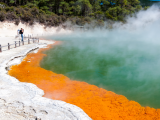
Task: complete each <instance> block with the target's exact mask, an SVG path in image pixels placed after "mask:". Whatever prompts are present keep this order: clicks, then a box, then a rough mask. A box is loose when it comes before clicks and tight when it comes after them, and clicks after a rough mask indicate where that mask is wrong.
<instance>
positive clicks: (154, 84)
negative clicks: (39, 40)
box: [41, 6, 160, 108]
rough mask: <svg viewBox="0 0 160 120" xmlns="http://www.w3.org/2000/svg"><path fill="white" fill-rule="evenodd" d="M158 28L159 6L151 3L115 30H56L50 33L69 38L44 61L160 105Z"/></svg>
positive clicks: (54, 68) (132, 97)
mask: <svg viewBox="0 0 160 120" xmlns="http://www.w3.org/2000/svg"><path fill="white" fill-rule="evenodd" d="M106 25H107V23H106ZM159 31H160V11H159V8H158V7H156V6H152V7H151V8H150V9H148V10H147V11H140V12H139V13H137V14H136V16H135V17H129V18H127V23H126V24H122V23H115V24H114V25H113V29H110V30H108V29H95V30H90V31H80V30H79V31H78V30H77V31H74V32H72V33H70V34H58V35H56V34H53V35H52V36H50V37H47V38H50V39H54V40H61V41H64V43H63V44H62V45H59V46H56V47H54V48H53V49H51V50H49V51H47V52H46V54H47V57H45V58H44V59H43V60H42V62H41V66H42V67H43V68H45V69H47V70H52V71H54V72H55V73H61V74H64V75H66V76H68V77H69V78H71V79H73V80H80V81H86V82H88V83H90V84H94V85H97V86H99V87H102V88H105V89H107V90H110V91H113V92H115V93H117V94H122V95H125V96H126V97H127V98H128V99H129V100H135V101H137V102H139V103H140V104H141V105H143V106H150V107H154V108H160V102H159V101H160V92H159V91H160V33H159Z"/></svg>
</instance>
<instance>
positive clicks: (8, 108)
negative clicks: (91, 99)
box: [0, 37, 91, 120]
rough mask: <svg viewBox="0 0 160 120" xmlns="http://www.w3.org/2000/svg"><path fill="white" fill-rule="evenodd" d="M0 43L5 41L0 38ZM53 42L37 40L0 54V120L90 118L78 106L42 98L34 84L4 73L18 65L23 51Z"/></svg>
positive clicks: (24, 53)
mask: <svg viewBox="0 0 160 120" xmlns="http://www.w3.org/2000/svg"><path fill="white" fill-rule="evenodd" d="M12 38H13V37H12ZM9 39H10V38H7V42H8V41H10V42H13V39H11V40H9ZM1 43H3V44H4V43H5V42H4V40H3V39H1V37H0V44H1ZM53 43H54V42H53V41H47V40H40V43H34V44H29V45H24V46H21V47H17V48H13V49H11V50H7V51H3V52H1V53H0V120H91V118H89V117H88V115H87V114H86V113H85V112H84V111H83V110H81V109H80V108H79V107H77V106H75V105H71V104H68V103H66V102H63V101H58V100H51V99H48V98H44V97H42V96H43V95H44V92H43V90H41V89H39V88H38V87H37V86H36V85H34V84H31V83H22V82H19V81H18V80H17V79H16V78H14V77H11V76H9V75H8V74H7V72H8V71H7V70H8V69H9V67H10V66H12V65H15V64H19V63H20V62H21V61H22V60H23V58H24V57H25V56H26V54H27V53H29V52H31V51H32V52H33V51H35V52H36V50H37V49H39V48H43V47H46V46H47V45H48V44H53ZM6 44H7V43H6Z"/></svg>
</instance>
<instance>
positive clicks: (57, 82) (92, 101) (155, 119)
mask: <svg viewBox="0 0 160 120" xmlns="http://www.w3.org/2000/svg"><path fill="white" fill-rule="evenodd" d="M43 50H45V49H40V50H39V52H38V53H30V54H28V55H27V57H26V58H25V59H24V60H23V61H22V62H21V64H19V65H15V66H12V67H11V70H10V71H9V75H11V76H13V77H15V78H17V79H18V80H20V81H21V82H29V83H33V84H36V85H37V86H38V87H39V88H41V89H43V90H44V92H45V95H44V97H47V98H52V99H54V100H62V101H65V102H67V103H71V104H74V105H76V106H78V107H80V108H81V109H83V110H84V112H86V113H87V114H88V115H89V117H91V118H92V119H93V120H160V109H154V108H150V107H142V106H141V105H140V104H139V103H137V102H135V101H129V100H128V99H127V98H126V97H125V96H122V95H118V94H115V93H113V92H111V91H107V90H105V89H102V88H98V87H97V86H94V85H90V84H88V83H85V82H79V81H74V80H70V79H69V78H67V77H66V76H64V75H61V74H56V73H53V72H51V71H47V70H45V69H43V68H41V67H40V66H39V63H40V61H41V59H42V58H43V57H44V56H45V54H43V53H42V51H43Z"/></svg>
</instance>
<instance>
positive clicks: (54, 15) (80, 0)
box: [0, 0, 142, 26]
mask: <svg viewBox="0 0 160 120" xmlns="http://www.w3.org/2000/svg"><path fill="white" fill-rule="evenodd" d="M0 2H1V3H0V21H5V20H7V21H14V22H15V24H17V25H18V24H19V22H20V21H22V22H26V23H29V24H30V25H32V24H34V22H39V23H41V24H44V25H46V26H59V25H60V24H62V23H64V22H65V21H66V20H69V21H71V22H72V24H76V25H84V24H85V23H90V22H91V21H92V20H96V25H103V24H104V21H106V20H113V21H123V22H124V21H125V17H126V16H127V15H132V14H133V13H135V12H137V11H139V10H141V9H142V7H141V5H140V2H139V0H0Z"/></svg>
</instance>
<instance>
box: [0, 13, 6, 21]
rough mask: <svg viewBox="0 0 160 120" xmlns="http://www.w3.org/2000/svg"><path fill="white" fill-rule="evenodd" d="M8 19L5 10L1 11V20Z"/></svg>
mask: <svg viewBox="0 0 160 120" xmlns="http://www.w3.org/2000/svg"><path fill="white" fill-rule="evenodd" d="M5 19H6V15H5V13H4V12H0V21H4V20H5Z"/></svg>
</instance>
